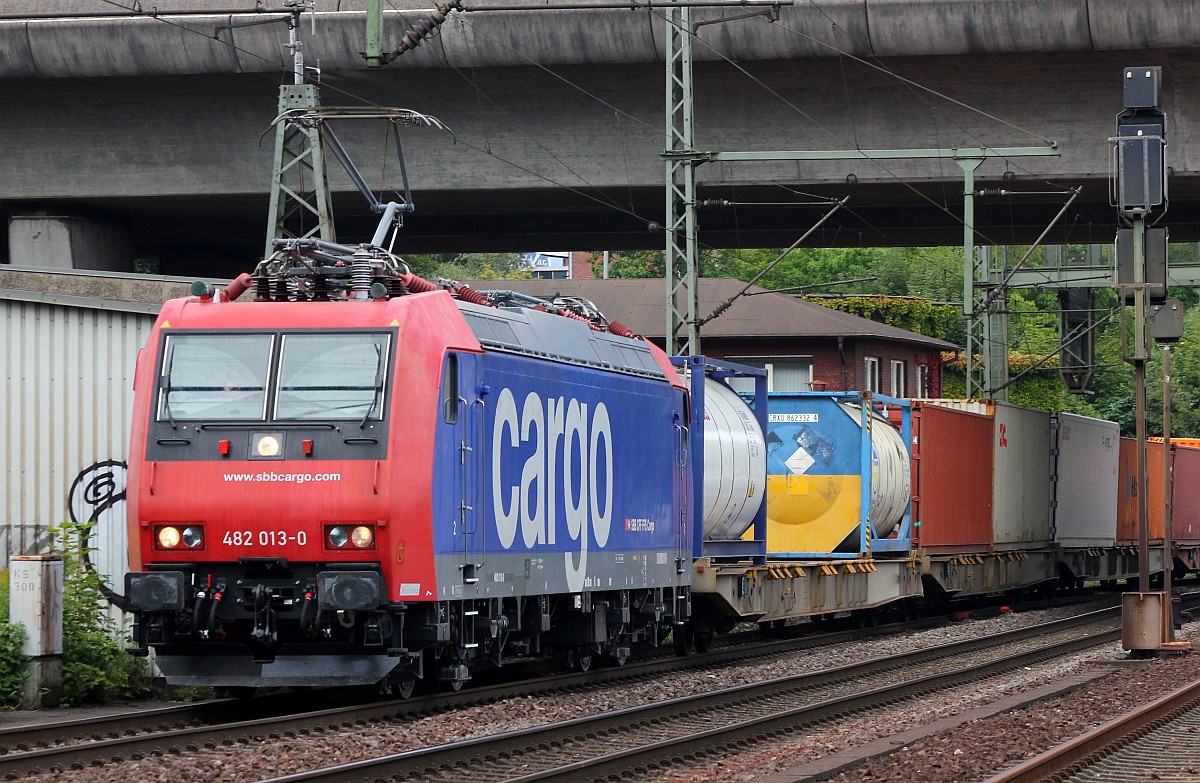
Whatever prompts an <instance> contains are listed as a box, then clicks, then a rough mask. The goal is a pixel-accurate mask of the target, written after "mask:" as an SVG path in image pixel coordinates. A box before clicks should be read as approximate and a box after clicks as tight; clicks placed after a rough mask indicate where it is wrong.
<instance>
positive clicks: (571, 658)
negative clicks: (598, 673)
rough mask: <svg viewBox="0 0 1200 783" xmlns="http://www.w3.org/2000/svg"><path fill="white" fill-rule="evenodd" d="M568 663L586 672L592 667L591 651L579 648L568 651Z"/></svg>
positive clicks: (576, 669) (577, 669)
mask: <svg viewBox="0 0 1200 783" xmlns="http://www.w3.org/2000/svg"><path fill="white" fill-rule="evenodd" d="M567 663H569V664H570V665H571V668H572V669H574V670H575V671H580V672H586V671H588V670H590V669H591V668H592V656H591V653H585V652H582V651H579V650H572V651H571V652H569V653H567Z"/></svg>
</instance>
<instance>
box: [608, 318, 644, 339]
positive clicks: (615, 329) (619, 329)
mask: <svg viewBox="0 0 1200 783" xmlns="http://www.w3.org/2000/svg"><path fill="white" fill-rule="evenodd" d="M608 331H610V332H612V333H613V334H615V335H616V336H618V337H637V335H636V334H634V333H633V330H632V329H630V328H629V327H628V326H626V325H625V324H623V323H621V322H620V321H609V322H608Z"/></svg>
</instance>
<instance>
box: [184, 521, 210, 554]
mask: <svg viewBox="0 0 1200 783" xmlns="http://www.w3.org/2000/svg"><path fill="white" fill-rule="evenodd" d="M181 540H182V541H183V545H184V546H186V547H187V548H189V549H195V548H196V547H198V546H200V545H201V544H203V543H204V528H202V527H200V526H199V525H188V526H187V527H185V528H184V529H183V534H182V536H181Z"/></svg>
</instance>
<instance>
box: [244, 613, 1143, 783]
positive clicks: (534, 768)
mask: <svg viewBox="0 0 1200 783" xmlns="http://www.w3.org/2000/svg"><path fill="white" fill-rule="evenodd" d="M1119 638H1120V629H1119V620H1118V618H1117V615H1116V613H1114V612H1112V611H1109V610H1105V611H1101V612H1093V613H1089V614H1087V615H1081V616H1079V617H1075V618H1070V619H1068V620H1060V621H1057V622H1054V623H1046V624H1043V625H1039V626H1033V627H1030V628H1024V629H1021V630H1018V631H1009V632H1007V633H1003V634H995V635H990V636H986V637H981V638H977V639H972V640H969V641H965V642H957V643H954V644H948V645H943V646H941V647H935V648H930V649H927V650H923V651H921V652H919V653H906V654H901V655H895V656H889V657H887V658H882V659H877V660H873V661H869V662H866V663H858V664H852V665H848V666H843V667H839V668H837V669H832V670H828V671H823V672H820V673H816V674H805V675H800V676H794V677H786V678H781V679H778V680H772V681H769V682H758V683H753V684H749V685H744V686H740V687H734V688H727V689H724V690H721V691H717V692H711V693H703V694H699V695H694V696H687V697H683V698H678V699H670V700H666V701H661V702H657V703H654V704H649V705H644V706H639V707H632V708H628V709H624V710H619V711H615V712H608V713H604V714H601V715H596V716H590V717H587V718H581V719H577V720H573V721H567V722H562V723H557V724H552V725H546V726H540V727H535V728H530V729H523V730H520V731H513V732H507V733H504V734H497V735H491V736H486V737H480V738H476V739H472V740H465V741H461V742H454V743H449V744H446V745H440V746H436V747H432V748H426V749H422V750H414V751H409V752H406V753H400V754H393V755H389V756H385V757H382V758H376V759H368V760H361V761H354V762H351V763H347V764H341V765H337V766H330V767H327V768H324V769H318V770H312V771H309V772H303V773H299V774H293V775H286V776H282V777H275V778H270V779H269V780H268V781H264V782H263V783H301V781H306V782H311V781H375V780H381V779H391V780H421V781H426V782H428V783H433V782H434V781H437V782H438V783H456V782H457V781H478V780H495V781H507V782H508V783H517V782H518V781H519V782H521V783H524V782H525V781H534V780H572V781H578V780H600V779H615V776H620V775H632V776H633V777H635V778H637V777H641V778H647V777H653V776H654V773H655V771H656V770H661V769H663V768H665V767H669V766H671V765H673V764H676V763H680V761H681V760H682V762H683V763H687V760H688V759H690V758H695V757H702V756H704V755H707V754H709V753H721V752H724V751H725V750H726V749H728V748H730V747H733V746H742V745H744V744H746V743H753V742H756V741H760V740H766V739H770V738H771V737H773V736H776V735H779V734H781V733H784V732H789V731H792V730H794V729H795V728H796V727H797V726H806V725H812V724H815V723H820V722H822V721H827V720H830V719H834V718H838V717H843V716H846V715H851V714H855V713H861V712H865V711H869V710H872V709H876V708H879V707H880V706H881V705H885V704H890V703H894V702H897V701H901V700H906V699H912V698H915V697H917V696H920V695H922V694H928V693H933V692H936V691H939V690H942V689H946V688H951V687H955V686H958V685H962V684H965V683H968V682H972V681H975V680H978V679H980V678H983V677H987V676H989V675H992V674H995V673H999V672H1004V671H1009V670H1013V669H1016V668H1019V667H1024V666H1030V665H1033V664H1035V663H1039V662H1042V661H1045V660H1049V659H1052V658H1056V657H1060V656H1064V655H1069V654H1071V653H1074V652H1078V651H1081V650H1085V649H1090V648H1093V647H1096V646H1100V645H1104V644H1110V643H1112V642H1113V641H1115V640H1117V639H1119ZM610 776H611V777H610Z"/></svg>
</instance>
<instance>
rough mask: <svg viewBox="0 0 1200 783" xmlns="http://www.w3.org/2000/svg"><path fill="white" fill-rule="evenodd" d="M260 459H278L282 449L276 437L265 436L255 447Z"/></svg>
mask: <svg viewBox="0 0 1200 783" xmlns="http://www.w3.org/2000/svg"><path fill="white" fill-rule="evenodd" d="M255 448H256V449H257V451H258V456H260V457H278V456H279V450H280V448H281V446H280V443H279V438H277V437H275V436H274V435H263V436H262V437H261V438H259V439H258V444H257V445H256V446H255Z"/></svg>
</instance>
